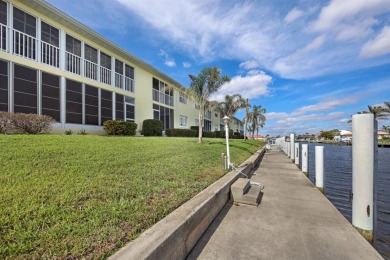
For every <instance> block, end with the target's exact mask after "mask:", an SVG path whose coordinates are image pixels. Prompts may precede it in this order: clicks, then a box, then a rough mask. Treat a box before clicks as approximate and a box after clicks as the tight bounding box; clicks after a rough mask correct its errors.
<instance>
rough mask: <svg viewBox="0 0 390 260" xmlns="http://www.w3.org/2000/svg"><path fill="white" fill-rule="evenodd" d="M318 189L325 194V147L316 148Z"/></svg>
mask: <svg viewBox="0 0 390 260" xmlns="http://www.w3.org/2000/svg"><path fill="white" fill-rule="evenodd" d="M315 154H316V187H317V188H318V189H319V190H320V191H321V192H322V193H324V147H323V146H316V148H315Z"/></svg>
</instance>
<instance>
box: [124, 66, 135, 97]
mask: <svg viewBox="0 0 390 260" xmlns="http://www.w3.org/2000/svg"><path fill="white" fill-rule="evenodd" d="M125 90H126V91H130V92H134V68H133V67H131V66H129V65H127V64H125Z"/></svg>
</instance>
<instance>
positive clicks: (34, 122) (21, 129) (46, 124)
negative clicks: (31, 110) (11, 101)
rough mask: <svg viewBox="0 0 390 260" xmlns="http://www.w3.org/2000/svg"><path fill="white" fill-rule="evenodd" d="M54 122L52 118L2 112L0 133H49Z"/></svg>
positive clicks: (0, 113) (0, 115)
mask: <svg viewBox="0 0 390 260" xmlns="http://www.w3.org/2000/svg"><path fill="white" fill-rule="evenodd" d="M54 122H55V120H54V119H53V118H52V117H50V116H45V115H37V114H25V113H9V112H1V111H0V133H3V134H40V133H47V132H49V131H50V129H51V124H52V123H54Z"/></svg>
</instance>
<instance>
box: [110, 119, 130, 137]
mask: <svg viewBox="0 0 390 260" xmlns="http://www.w3.org/2000/svg"><path fill="white" fill-rule="evenodd" d="M103 128H104V131H106V133H107V134H108V135H135V133H136V130H137V124H136V123H133V122H127V121H123V120H107V121H104V123H103Z"/></svg>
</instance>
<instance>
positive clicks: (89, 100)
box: [85, 85, 99, 125]
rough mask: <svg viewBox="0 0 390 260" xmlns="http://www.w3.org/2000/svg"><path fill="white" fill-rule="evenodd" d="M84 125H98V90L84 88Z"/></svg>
mask: <svg viewBox="0 0 390 260" xmlns="http://www.w3.org/2000/svg"><path fill="white" fill-rule="evenodd" d="M85 123H86V124H88V125H99V89H97V88H95V87H92V86H88V85H86V86H85Z"/></svg>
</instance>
